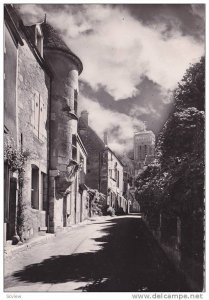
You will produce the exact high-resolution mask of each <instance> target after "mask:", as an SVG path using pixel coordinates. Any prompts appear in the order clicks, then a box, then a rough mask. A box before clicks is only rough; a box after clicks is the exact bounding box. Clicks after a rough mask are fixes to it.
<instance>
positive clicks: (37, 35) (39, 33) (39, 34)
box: [35, 25, 44, 57]
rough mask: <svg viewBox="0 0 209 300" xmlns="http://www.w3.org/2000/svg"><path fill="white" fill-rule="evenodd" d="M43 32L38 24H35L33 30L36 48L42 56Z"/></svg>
mask: <svg viewBox="0 0 209 300" xmlns="http://www.w3.org/2000/svg"><path fill="white" fill-rule="evenodd" d="M43 39H44V38H43V33H42V30H41V27H40V25H36V31H35V44H36V47H37V48H38V51H39V53H40V55H41V57H43Z"/></svg>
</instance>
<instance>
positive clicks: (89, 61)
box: [22, 5, 204, 100]
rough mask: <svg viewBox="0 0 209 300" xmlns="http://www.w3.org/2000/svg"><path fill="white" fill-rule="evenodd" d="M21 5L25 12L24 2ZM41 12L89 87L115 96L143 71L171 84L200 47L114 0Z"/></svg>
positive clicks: (126, 92)
mask: <svg viewBox="0 0 209 300" xmlns="http://www.w3.org/2000/svg"><path fill="white" fill-rule="evenodd" d="M22 7H23V11H24V13H26V12H27V10H28V11H29V12H30V14H31V9H29V8H28V9H27V7H29V6H28V5H23V6H22ZM35 7H36V6H35V5H33V12H34V14H35V15H36V16H37V15H39V16H40V14H41V12H40V6H37V10H38V11H36V9H35ZM43 13H44V12H43ZM47 18H48V20H49V21H50V22H51V23H52V24H53V25H54V26H55V27H56V28H58V29H59V30H60V31H61V32H62V33H63V38H64V39H65V41H66V43H67V44H68V45H69V47H70V48H71V49H72V50H73V51H74V52H75V53H76V54H77V55H78V56H79V57H80V58H81V60H82V61H83V64H84V71H83V73H82V74H81V78H82V79H83V80H85V81H86V82H87V83H88V84H89V85H90V86H91V87H92V88H93V89H94V90H97V89H98V88H99V87H100V86H102V87H104V88H105V89H106V91H107V92H108V93H110V94H111V95H112V96H113V97H114V99H115V100H120V99H123V98H127V97H132V96H135V95H137V94H138V93H139V91H138V90H137V85H138V84H139V83H140V81H141V78H142V76H143V75H146V76H147V77H148V78H149V79H151V80H153V81H154V82H156V83H157V84H159V85H160V86H161V87H162V89H163V90H168V89H173V88H175V86H176V84H177V82H178V81H179V80H180V79H181V78H182V76H183V74H184V72H185V70H186V69H187V67H188V66H189V63H193V62H196V61H197V60H198V59H199V57H200V56H201V55H202V54H203V51H204V46H203V44H200V43H197V42H196V41H195V40H194V39H192V37H189V36H183V35H182V34H181V32H180V31H179V28H178V26H177V27H176V28H175V29H174V30H172V31H171V33H170V34H169V37H166V38H165V35H164V29H163V28H164V27H163V26H159V25H158V26H156V27H148V26H145V25H143V24H142V23H140V22H139V21H137V20H136V19H134V18H133V17H132V16H131V15H130V14H129V13H128V11H125V10H122V9H121V8H120V6H116V7H115V8H113V7H110V6H103V5H85V6H82V7H81V6H80V7H79V8H78V7H77V6H76V5H64V6H63V9H62V10H60V9H59V12H57V11H56V10H53V11H51V12H50V13H49V14H48V16H47ZM87 32H88V34H85V33H87Z"/></svg>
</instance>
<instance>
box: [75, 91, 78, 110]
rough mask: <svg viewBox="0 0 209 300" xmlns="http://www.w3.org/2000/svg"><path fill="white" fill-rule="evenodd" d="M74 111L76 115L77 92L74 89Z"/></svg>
mask: <svg viewBox="0 0 209 300" xmlns="http://www.w3.org/2000/svg"><path fill="white" fill-rule="evenodd" d="M74 111H75V114H76V115H77V112H78V91H77V90H76V89H75V90H74Z"/></svg>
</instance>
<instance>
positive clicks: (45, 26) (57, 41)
mask: <svg viewBox="0 0 209 300" xmlns="http://www.w3.org/2000/svg"><path fill="white" fill-rule="evenodd" d="M41 29H42V32H43V36H44V48H46V49H56V50H61V51H63V52H65V53H67V54H69V55H70V56H71V58H72V59H73V60H74V61H75V63H76V64H77V66H78V70H79V74H80V73H81V72H82V70H83V64H82V62H81V60H80V59H79V58H78V56H76V55H75V54H74V53H73V52H72V51H71V49H70V48H69V47H68V46H67V45H66V44H65V42H64V41H63V40H62V38H61V36H60V35H59V33H58V32H57V31H56V30H55V29H54V28H53V27H52V26H51V25H50V24H49V23H46V22H43V23H42V24H41Z"/></svg>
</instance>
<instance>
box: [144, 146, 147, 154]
mask: <svg viewBox="0 0 209 300" xmlns="http://www.w3.org/2000/svg"><path fill="white" fill-rule="evenodd" d="M144 153H145V155H146V154H147V145H145V146H144Z"/></svg>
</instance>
